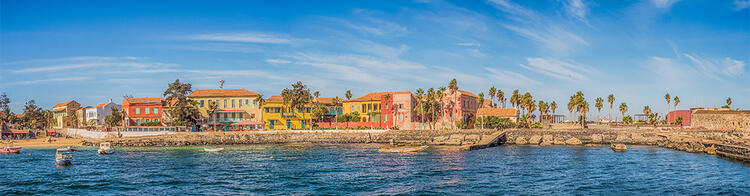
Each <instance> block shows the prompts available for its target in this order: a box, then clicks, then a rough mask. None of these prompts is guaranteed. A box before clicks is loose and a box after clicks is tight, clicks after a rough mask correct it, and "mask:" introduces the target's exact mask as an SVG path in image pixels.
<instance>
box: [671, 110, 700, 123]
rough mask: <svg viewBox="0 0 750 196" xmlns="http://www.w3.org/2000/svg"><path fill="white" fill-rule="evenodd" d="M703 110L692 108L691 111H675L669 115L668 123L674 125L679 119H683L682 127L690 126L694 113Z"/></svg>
mask: <svg viewBox="0 0 750 196" xmlns="http://www.w3.org/2000/svg"><path fill="white" fill-rule="evenodd" d="M701 109H703V108H690V109H689V110H675V111H671V112H669V113H667V123H669V124H674V122H676V121H677V119H679V118H682V124H680V126H690V125H691V121H690V119H691V116H692V114H693V112H695V111H696V110H701Z"/></svg>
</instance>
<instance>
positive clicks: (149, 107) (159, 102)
mask: <svg viewBox="0 0 750 196" xmlns="http://www.w3.org/2000/svg"><path fill="white" fill-rule="evenodd" d="M164 104H165V101H164V99H163V98H161V97H146V98H127V99H125V100H123V101H122V112H124V114H125V116H124V118H123V122H125V123H123V125H126V126H138V125H141V124H142V123H147V122H162V112H164V111H163V108H164Z"/></svg>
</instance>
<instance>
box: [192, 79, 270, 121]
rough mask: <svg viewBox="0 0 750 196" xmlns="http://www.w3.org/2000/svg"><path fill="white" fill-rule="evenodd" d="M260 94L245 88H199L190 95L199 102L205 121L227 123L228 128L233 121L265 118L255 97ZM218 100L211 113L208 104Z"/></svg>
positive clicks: (199, 109) (199, 108)
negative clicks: (211, 113) (210, 113)
mask: <svg viewBox="0 0 750 196" xmlns="http://www.w3.org/2000/svg"><path fill="white" fill-rule="evenodd" d="M258 96H260V94H258V93H255V92H252V91H249V90H245V89H199V90H195V91H193V93H190V95H188V98H190V99H192V100H195V101H196V102H198V103H197V104H198V105H197V106H198V111H200V113H201V117H202V118H203V123H212V124H222V125H226V126H225V129H227V130H228V128H229V125H231V124H232V123H237V122H242V121H251V122H261V121H262V120H263V118H262V116H261V115H262V113H261V109H260V105H259V103H258V102H256V100H255V98H256V97H258ZM210 102H216V105H217V109H216V111H215V112H214V114H213V115H209V108H208V105H209V103H210Z"/></svg>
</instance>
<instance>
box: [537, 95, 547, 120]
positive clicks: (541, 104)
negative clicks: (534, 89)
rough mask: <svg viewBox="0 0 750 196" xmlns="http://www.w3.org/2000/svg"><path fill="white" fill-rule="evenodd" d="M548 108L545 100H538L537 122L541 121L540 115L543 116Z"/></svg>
mask: <svg viewBox="0 0 750 196" xmlns="http://www.w3.org/2000/svg"><path fill="white" fill-rule="evenodd" d="M548 110H549V105H548V104H547V103H546V102H544V101H542V100H539V122H542V116H545V115H546V114H547V111H548Z"/></svg>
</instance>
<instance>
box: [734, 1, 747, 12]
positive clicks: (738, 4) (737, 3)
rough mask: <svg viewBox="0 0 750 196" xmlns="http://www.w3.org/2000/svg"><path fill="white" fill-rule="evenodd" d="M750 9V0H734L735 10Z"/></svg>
mask: <svg viewBox="0 0 750 196" xmlns="http://www.w3.org/2000/svg"><path fill="white" fill-rule="evenodd" d="M748 7H750V0H734V10H736V11H740V10H744V9H747V8H748Z"/></svg>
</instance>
